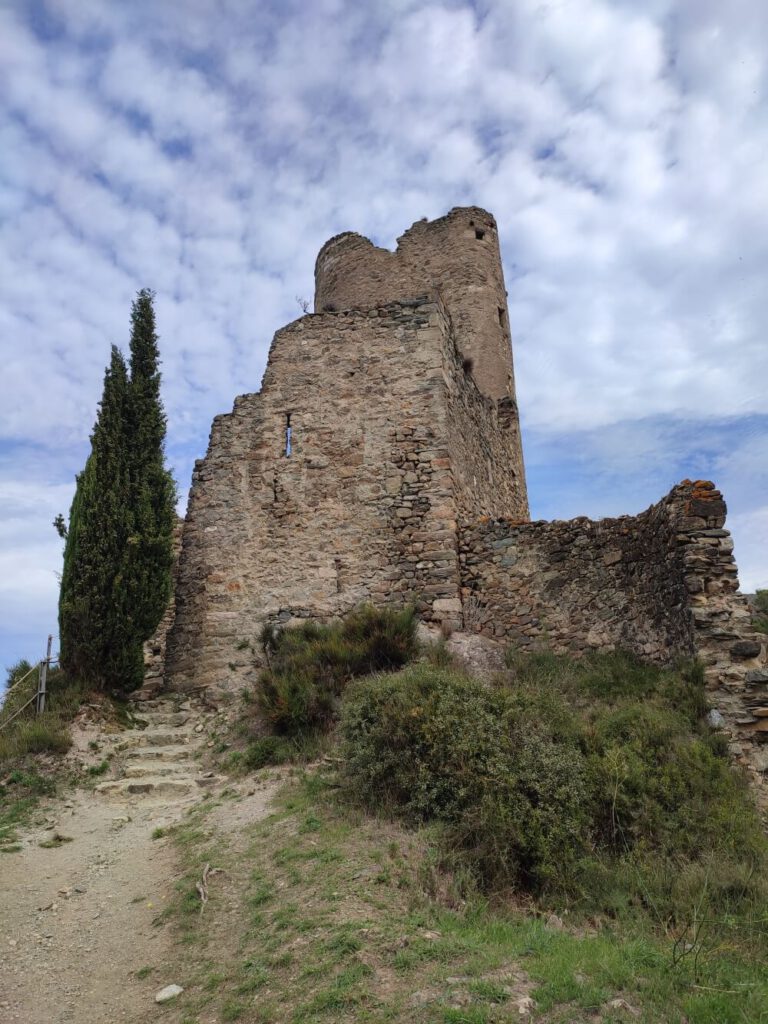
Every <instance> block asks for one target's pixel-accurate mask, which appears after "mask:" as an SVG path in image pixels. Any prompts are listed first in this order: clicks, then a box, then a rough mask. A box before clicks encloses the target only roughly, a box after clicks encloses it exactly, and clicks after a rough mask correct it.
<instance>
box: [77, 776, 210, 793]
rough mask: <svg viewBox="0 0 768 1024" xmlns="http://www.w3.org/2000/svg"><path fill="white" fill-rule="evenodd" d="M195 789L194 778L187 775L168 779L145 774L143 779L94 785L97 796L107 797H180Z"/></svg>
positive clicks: (121, 780) (119, 780)
mask: <svg viewBox="0 0 768 1024" xmlns="http://www.w3.org/2000/svg"><path fill="white" fill-rule="evenodd" d="M196 789H197V785H196V783H195V780H194V779H192V778H189V777H185V778H178V779H174V778H170V779H169V778H166V777H164V776H159V777H158V776H147V777H145V778H143V779H116V780H114V781H111V782H102V783H100V784H99V785H98V786H97V787H96V792H97V793H98V794H99V796H107V797H133V796H163V797H174V796H175V797H182V796H188V795H189V794H190V793H194V792H195V790H196Z"/></svg>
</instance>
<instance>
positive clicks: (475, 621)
mask: <svg viewBox="0 0 768 1024" xmlns="http://www.w3.org/2000/svg"><path fill="white" fill-rule="evenodd" d="M725 515H726V507H725V502H724V501H723V499H722V495H721V494H720V492H719V491H718V490H716V489H715V487H714V485H713V484H712V483H710V482H709V481H696V482H695V483H694V482H691V481H684V482H683V483H682V484H680V485H679V486H677V487H675V488H674V489H673V490H672V491H671V492H670V494H668V495H667V497H665V498H664V499H663V500H662V501H660V502H658V504H656V505H652V506H651V507H650V508H649V509H647V511H645V512H643V513H641V514H640V515H637V516H622V517H620V518H618V519H603V520H599V521H591V520H589V519H586V518H580V519H573V520H569V521H567V522H557V521H556V522H535V523H521V522H514V521H509V520H504V519H490V518H487V517H481V518H480V519H479V520H475V521H474V522H472V521H467V522H464V523H463V524H462V525H461V529H460V544H459V552H460V555H459V557H460V566H461V575H462V602H463V611H464V626H465V629H467V630H471V631H474V632H477V633H480V634H482V635H484V636H488V637H493V638H495V639H497V640H501V641H503V642H505V643H507V644H512V645H515V646H517V647H520V648H521V649H523V650H533V649H539V648H546V649H550V650H555V651H561V652H572V653H576V654H579V653H582V652H584V651H586V650H610V649H615V648H624V649H627V650H631V651H634V652H635V653H637V654H638V655H640V656H642V657H643V658H646V659H648V660H650V661H653V662H656V663H659V664H669V663H670V662H672V661H673V660H674V659H675V658H676V657H678V656H681V655H682V656H688V657H691V656H695V657H697V658H699V659H700V660H701V661H702V663H703V664H704V667H705V674H706V680H707V686H708V689H709V691H710V702H711V704H712V705H713V707H714V708H715V709H716V711H717V712H718V714H719V715H721V716H722V718H723V721H724V724H725V725H726V727H727V728H728V730H729V732H730V734H731V737H732V740H733V746H732V751H733V753H734V754H735V755H736V756H737V757H738V758H739V759H740V760H741V761H742V763H743V764H745V766H747V767H748V768H750V769H751V770H752V771H754V772H755V773H756V774H758V775H761V776H762V773H765V772H766V771H768V745H763V743H764V742H766V741H768V669H767V667H766V645H765V637H761V636H760V635H759V634H756V633H755V632H754V631H753V629H752V625H751V615H750V610H749V607H748V605H747V602H746V599H745V598H744V597H743V596H742V595H740V594H739V593H738V574H737V568H736V563H735V561H734V557H733V542H732V541H731V538H730V534H729V533H728V531H727V530H725V529H724V523H725Z"/></svg>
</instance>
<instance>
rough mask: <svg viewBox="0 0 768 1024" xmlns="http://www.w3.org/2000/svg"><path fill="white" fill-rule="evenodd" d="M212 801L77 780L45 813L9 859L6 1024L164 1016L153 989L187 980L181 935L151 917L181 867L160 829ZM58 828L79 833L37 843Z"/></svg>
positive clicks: (2, 879) (3, 885)
mask: <svg viewBox="0 0 768 1024" xmlns="http://www.w3.org/2000/svg"><path fill="white" fill-rule="evenodd" d="M134 763H135V762H134ZM136 781H137V782H138V781H143V780H138V779H137V780H136ZM211 795H212V796H215V792H212V793H211ZM271 795H272V792H271V790H269V789H265V790H262V791H261V792H260V793H259V799H258V800H257V801H256V802H253V801H249V814H250V815H253V816H255V817H258V816H262V815H264V814H266V813H267V808H268V805H269V802H270V799H271ZM202 799H204V790H203V789H200V790H199V791H198V792H194V793H193V794H192V795H191V796H185V797H182V798H181V799H180V798H179V796H178V794H176V793H173V792H171V793H168V794H165V793H163V791H162V788H161V787H158V789H157V791H156V792H154V793H150V794H149V795H142V794H131V795H130V796H129V794H128V793H125V794H123V793H119V794H118V795H117V798H116V797H115V794H112V796H111V797H110V796H107V795H105V794H104V793H98V792H93V791H88V790H78V791H76V792H74V793H73V795H72V796H71V797H70V798H69V799H67V800H66V801H64V800H57V801H50V802H49V803H47V804H46V805H44V806H43V808H42V811H41V814H40V815H38V819H39V818H40V817H42V816H43V815H45V816H46V819H47V820H46V821H45V822H44V823H43V824H41V825H37V826H34V827H31V828H30V829H28V830H27V831H26V834H25V835H24V841H25V843H24V846H25V848H24V851H23V852H22V853H20V854H18V855H13V856H11V855H9V856H7V857H4V858H3V862H2V863H1V864H0V1024H11V1022H16V1021H23V1022H24V1024H64V1022H68V1024H69V1022H72V1024H105V1022H110V1024H111V1022H113V1021H120V1022H130V1024H139V1022H144V1021H146V1020H148V1019H154V1018H156V1016H157V1009H158V1008H157V1006H156V1005H155V1002H154V997H155V994H156V993H157V992H158V990H159V989H161V988H163V987H164V986H166V985H169V984H173V983H175V982H177V980H178V979H177V978H175V977H174V950H173V948H172V933H171V932H170V929H168V928H159V927H157V926H155V925H153V921H154V920H155V919H156V917H157V916H158V914H160V913H161V912H162V910H163V909H164V907H165V906H166V905H167V902H168V900H169V899H170V898H171V896H172V894H173V887H174V882H175V881H176V880H177V878H178V871H179V869H178V864H177V861H176V857H175V853H174V848H173V844H172V842H170V841H168V840H166V839H153V838H152V834H153V832H154V831H155V830H156V829H158V828H167V827H168V826H170V825H173V824H174V823H175V822H177V821H178V820H179V819H180V818H181V817H182V816H183V814H184V813H185V812H186V811H187V810H188V809H189V808H190V807H194V806H195V805H196V804H197V803H199V801H200V800H202ZM222 826H223V827H226V826H225V823H224V822H222ZM57 833H58V834H59V835H61V836H66V837H71V841H70V842H64V843H62V844H61V845H58V846H55V847H52V848H45V847H41V846H40V845H39V844H40V843H41V842H42V843H45V842H49V841H50V840H51V838H52V837H53V836H54V835H55V834H57ZM145 968H152V970H151V971H144V970H142V969H145Z"/></svg>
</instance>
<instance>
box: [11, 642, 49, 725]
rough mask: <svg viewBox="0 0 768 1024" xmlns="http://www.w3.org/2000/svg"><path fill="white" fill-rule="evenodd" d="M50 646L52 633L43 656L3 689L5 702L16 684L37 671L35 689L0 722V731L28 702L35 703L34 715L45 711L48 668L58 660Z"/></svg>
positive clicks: (19, 683) (25, 707) (16, 716)
mask: <svg viewBox="0 0 768 1024" xmlns="http://www.w3.org/2000/svg"><path fill="white" fill-rule="evenodd" d="M52 646H53V634H50V635H49V636H48V646H47V649H46V652H45V657H44V658H41V659H40V661H38V662H37V664H35V665H33V666H32V668H31V669H30V670H29V672H25V673H24V675H23V676H22V677H21V679H17V680H16V682H15V683H14V684H13V686H10V687H9V688H8V689H7V690H6V691H5V694H4V695H3V703H5V701H6V700H7V699H8V694H9V693H11V692H12V691H13V690H15V689H16V688H17V687H18V686H20V685H21V684H22V683H23V682H24V681H25V680H26V679H29V677H30V676H31V675H32V673H33V672H35V671H37V689H36V690H35V692H34V693H33V694H32V696H31V697H30V698H29V700H28V701H26V702H25V703H24V704H22V705H21V707H20V708H16V710H15V711H14V713H13V714H12V715H11V716H10V718H7V719H6V720H5V721H4V722H0V731H2V730H3V729H5V728H6V726H8V725H10V724H11V722H13V721H14V720H15V719H16V718H18V717H19V715H20V714H21V713H22V711H26V709H27V708H28V707H29V706H30V704H33V703H34V705H35V715H41V714H42V713H43V711H45V699H46V697H47V695H48V690H47V684H48V669H49V668H51V666H52V665H54V664H55V663H56V662H57V661H58V658H53V657H51V648H52Z"/></svg>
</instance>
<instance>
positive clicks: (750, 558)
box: [0, 0, 768, 662]
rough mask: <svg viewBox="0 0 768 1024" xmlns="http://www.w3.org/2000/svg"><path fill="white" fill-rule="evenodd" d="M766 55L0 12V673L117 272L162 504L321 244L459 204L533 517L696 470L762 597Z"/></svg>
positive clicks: (506, 17) (395, 4)
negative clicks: (155, 343)
mask: <svg viewBox="0 0 768 1024" xmlns="http://www.w3.org/2000/svg"><path fill="white" fill-rule="evenodd" d="M767 40H768V8H765V6H764V5H760V4H754V3H753V2H751V0H732V2H731V3H730V4H728V5H724V4H722V3H715V2H714V0H699V2H697V3H696V4H679V3H676V2H674V0H641V2H635V0H631V2H630V0H574V2H572V3H569V4H554V3H550V2H545V0H519V2H517V3H515V4H509V3H504V2H502V0H443V2H425V0H388V2H386V3H383V2H375V3H372V4H366V5H360V4H353V3H351V2H349V0H313V2H312V3H311V4H309V5H308V4H306V3H301V4H300V3H299V2H298V0H286V2H281V3H280V4H277V3H271V2H266V3H262V4H259V5H256V7H255V8H254V7H253V5H244V4H242V3H240V2H239V0H188V2H187V3H185V5H184V17H183V18H180V17H178V11H177V9H176V8H175V7H174V6H173V5H168V4H155V3H150V2H149V0H136V2H134V3H131V4H115V3H109V2H108V0H78V3H77V4H65V3H63V2H61V0H20V2H18V3H16V4H14V5H3V7H2V9H0V106H1V107H2V110H3V117H2V119H1V120H0V151H2V153H3V161H2V164H1V165H0V337H2V341H3V352H4V363H3V369H4V374H3V391H4V395H3V400H2V402H0V436H2V438H3V439H4V442H3V443H4V446H5V447H4V450H3V455H2V469H3V474H4V479H5V480H6V484H5V485H4V486H6V487H9V488H10V492H9V493H11V494H15V495H16V496H17V497H16V499H14V500H15V501H16V502H17V504H16V505H13V508H11V506H8V507H5V508H4V513H3V514H4V520H5V525H4V526H3V527H2V532H0V565H2V567H3V568H4V570H5V572H4V573H3V583H2V590H0V601H1V602H2V604H0V616H2V618H1V619H0V628H1V629H2V630H3V631H4V632H5V633H7V637H4V638H3V639H2V641H1V643H2V646H1V647H0V659H4V660H5V662H8V661H9V660H12V659H13V658H15V657H16V656H18V654H20V653H25V651H26V648H25V650H24V651H22V650H21V646H20V645H21V644H22V643H23V644H28V642H29V634H30V632H31V630H30V629H29V628H28V627H29V624H30V623H34V628H35V629H39V631H40V632H41V633H42V634H43V635H44V634H45V632H47V631H48V629H49V626H51V625H52V624H53V623H54V621H55V590H56V588H55V575H54V572H55V570H56V569H57V568H58V558H59V547H60V546H59V545H58V541H57V540H56V538H55V535H53V533H52V531H51V530H50V526H49V525H48V523H49V520H50V518H52V514H55V512H56V511H59V510H60V509H62V508H63V509H66V506H67V505H68V502H69V495H70V494H71V489H72V481H73V477H74V473H75V472H76V471H77V470H78V469H79V468H80V467H81V465H82V461H83V455H84V451H85V448H84V445H85V443H86V442H87V437H88V433H89V431H90V428H91V425H92V421H93V417H94V412H95V406H96V402H97V400H98V397H99V392H100V387H101V378H102V373H103V367H104V365H105V363H106V361H107V358H108V353H109V346H110V344H111V343H113V342H117V343H119V344H123V345H124V344H125V343H126V341H127V335H128V312H129V307H130V301H131V298H132V296H133V295H134V294H135V291H136V290H137V289H138V288H139V287H142V286H144V285H149V286H151V287H153V288H155V290H156V291H157V312H158V318H159V326H160V332H161V345H162V353H163V360H164V374H165V378H164V394H165V402H166V406H167V410H168V414H169V451H170V454H171V457H172V461H173V463H174V466H175V467H176V470H177V473H178V476H179V480H180V483H181V486H182V491H185V490H186V488H187V486H188V481H189V476H190V470H191V465H192V461H193V459H194V458H195V457H198V456H200V455H201V454H202V452H203V450H204V448H205V444H206V439H207V433H208V429H209V426H210V421H211V418H212V416H213V415H215V414H216V413H218V412H221V411H224V410H226V409H228V408H229V407H230V406H231V403H232V399H233V397H234V395H236V394H237V393H240V392H243V391H253V390H256V389H257V388H258V386H259V383H260V379H261V373H262V370H263V367H264V363H265V360H266V353H267V349H268V346H269V341H270V339H271V336H272V334H273V332H274V331H275V330H276V329H277V328H278V327H279V326H281V325H282V324H283V323H284V322H286V321H287V320H290V319H293V318H294V317H295V316H297V315H298V314H299V312H300V311H299V309H298V306H297V304H296V302H295V296H304V297H310V296H311V294H312V270H313V263H314V256H315V253H316V251H317V249H318V248H319V246H320V245H321V244H322V243H323V241H325V239H326V238H328V237H329V236H330V235H332V234H335V233H336V232H338V231H341V230H346V229H353V230H358V231H361V232H363V233H364V234H366V235H368V236H369V237H372V238H373V239H374V240H375V241H376V242H377V243H379V244H385V245H388V246H392V245H393V244H394V243H395V240H396V236H397V235H398V234H400V233H401V232H402V231H403V230H404V229H405V228H406V227H408V226H409V225H410V223H412V222H413V221H414V220H416V219H418V218H420V217H423V216H428V217H434V216H439V215H441V214H443V213H445V212H446V211H447V210H448V209H449V208H450V207H451V206H454V205H459V204H463V203H478V204H480V205H483V206H486V207H487V208H488V209H490V210H492V211H493V212H494V214H495V215H496V217H497V220H498V223H499V228H500V232H501V240H502V246H503V252H504V258H505V273H506V277H507V286H508V289H509V296H510V315H511V323H512V326H513V333H514V339H515V360H516V370H517V377H518V388H519V399H520V405H521V410H522V415H523V423H524V430H525V435H526V438H528V439H529V440H530V449H529V456H528V461H529V466H530V467H531V474H532V479H531V490H532V496H533V501H534V506H535V508H536V509H537V510H538V511H537V514H543V515H547V516H550V515H551V516H561V517H563V516H566V515H569V514H573V512H574V511H576V509H575V508H574V507H573V506H574V505H576V504H578V503H579V501H581V499H582V497H583V498H584V500H585V501H586V502H587V504H588V508H589V511H590V512H591V513H592V514H600V512H601V509H600V507H596V506H602V507H603V514H613V513H615V512H617V511H636V510H638V508H641V507H644V506H645V505H647V504H649V503H650V502H651V501H653V500H656V499H657V498H658V497H659V496H660V494H661V493H663V491H664V490H665V489H666V488H667V486H668V485H669V484H671V483H673V482H674V481H675V479H677V478H678V477H680V476H686V475H699V474H698V473H697V472H695V471H694V467H697V466H702V465H703V466H708V467H709V468H710V471H711V475H714V476H715V478H716V479H717V480H718V482H719V483H721V484H722V485H723V489H724V490H725V491H726V494H727V497H728V499H729V502H730V506H731V512H732V518H731V524H732V526H733V528H734V531H735V533H736V539H737V553H738V554H739V558H740V562H741V566H742V578H743V581H744V583H745V586H750V587H751V586H755V585H768V565H766V561H765V555H764V552H765V551H766V550H768V545H766V544H765V530H766V526H765V518H766V512H765V509H766V495H767V494H768V488H766V483H767V481H766V476H765V473H766V465H767V464H768V451H767V450H766V419H765V417H766V415H768V407H767V400H766V397H765V396H766V388H765V381H766V379H768V345H766V343H765V337H766V328H767V327H768V324H767V323H766V309H765V302H764V298H763V294H764V277H765V266H766V257H767V256H768V181H767V179H766V175H765V173H764V154H765V151H766V147H767V146H768V113H766V112H767V111H768V104H766V52H768V49H767V48H766V41H767ZM574 435H576V437H577V438H578V439H579V441H582V440H583V442H584V443H583V445H581V444H580V445H574V443H573V440H574ZM577 448H578V450H579V451H580V452H581V454H580V456H579V457H578V458H576V459H574V458H573V456H572V454H571V453H572V452H573V451H574V450H575V449H577ZM30 466H32V467H34V472H31V471H30ZM563 481H567V482H568V486H567V487H565V486H563ZM595 481H599V482H600V484H601V486H600V487H596V486H595ZM603 483H605V485H606V488H605V489H603V486H602V484H603ZM3 493H6V492H3ZM19 493H21V494H22V495H24V496H25V500H28V501H29V505H28V506H25V507H24V508H22V509H21V510H19V506H18V495H19ZM587 499H588V501H587ZM586 507H587V506H586V505H585V506H584V508H586ZM13 509H16V511H13ZM581 510H584V509H581ZM761 531H762V533H761ZM760 537H762V541H760V540H755V538H760ZM761 545H762V546H761ZM51 580H53V581H54V583H53V584H52V583H51ZM22 634H23V636H22Z"/></svg>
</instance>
